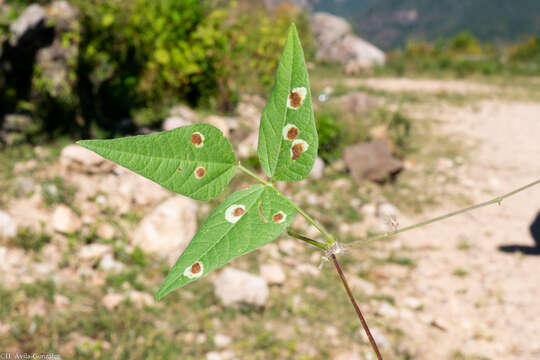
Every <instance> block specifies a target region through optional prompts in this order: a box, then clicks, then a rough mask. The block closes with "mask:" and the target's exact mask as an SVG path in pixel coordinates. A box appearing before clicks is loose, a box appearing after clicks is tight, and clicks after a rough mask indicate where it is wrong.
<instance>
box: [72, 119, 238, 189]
mask: <svg viewBox="0 0 540 360" xmlns="http://www.w3.org/2000/svg"><path fill="white" fill-rule="evenodd" d="M77 143H78V144H80V145H82V146H84V147H86V148H88V149H90V150H92V151H94V152H96V153H98V154H99V155H101V156H103V157H105V158H107V159H110V160H112V161H114V162H116V163H118V164H120V165H122V166H124V167H126V168H128V169H130V170H133V171H134V172H136V173H137V174H140V175H142V176H144V177H146V178H148V179H150V180H153V181H155V182H157V183H158V184H160V185H161V186H163V187H165V188H167V189H169V190H172V191H174V192H176V193H178V194H182V195H186V196H189V197H191V198H193V199H197V200H208V199H210V198H213V197H216V196H218V195H219V194H220V193H221V191H222V190H223V189H224V188H225V187H226V186H227V185H228V184H229V182H230V181H231V179H232V177H233V176H234V173H235V171H236V167H237V164H236V158H235V156H234V153H233V151H232V147H231V144H230V143H229V140H227V138H225V137H224V136H223V134H222V133H221V131H220V130H218V129H217V128H216V127H214V126H212V125H208V124H195V125H189V126H182V127H179V128H176V129H173V130H170V131H164V132H160V133H155V134H150V135H139V136H133V137H125V138H119V139H112V140H82V141H79V142H77Z"/></svg>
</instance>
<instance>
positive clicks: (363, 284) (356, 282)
mask: <svg viewBox="0 0 540 360" xmlns="http://www.w3.org/2000/svg"><path fill="white" fill-rule="evenodd" d="M349 278H350V279H349V282H350V283H351V287H352V288H353V289H355V290H359V291H361V292H363V293H364V294H365V295H373V294H375V291H376V290H377V288H376V287H375V285H373V284H372V283H370V282H369V281H367V280H364V279H362V278H359V277H356V276H349Z"/></svg>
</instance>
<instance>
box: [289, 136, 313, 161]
mask: <svg viewBox="0 0 540 360" xmlns="http://www.w3.org/2000/svg"><path fill="white" fill-rule="evenodd" d="M308 147H309V145H308V143H307V142H305V141H304V140H301V139H298V140H294V141H293V143H292V146H291V158H292V159H293V160H296V159H298V158H299V157H300V155H302V154H303V153H304V152H306V151H307V149H308Z"/></svg>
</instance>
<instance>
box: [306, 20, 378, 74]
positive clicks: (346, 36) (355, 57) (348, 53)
mask: <svg viewBox="0 0 540 360" xmlns="http://www.w3.org/2000/svg"><path fill="white" fill-rule="evenodd" d="M311 28H312V29H313V35H314V36H315V40H316V42H317V54H316V58H317V60H319V61H325V62H330V63H339V64H342V65H343V66H344V68H345V70H346V71H347V72H349V73H353V72H356V71H358V70H360V69H362V68H370V67H373V66H376V65H383V64H384V63H385V61H386V57H385V55H384V52H382V51H381V50H379V49H378V48H377V47H375V46H374V45H372V44H370V43H369V42H367V41H365V40H363V39H361V38H359V37H358V36H356V35H354V33H353V32H352V28H351V26H350V25H349V23H348V22H347V21H346V20H345V19H343V18H341V17H338V16H335V15H331V14H328V13H323V12H320V13H315V14H314V15H313V18H312V24H311Z"/></svg>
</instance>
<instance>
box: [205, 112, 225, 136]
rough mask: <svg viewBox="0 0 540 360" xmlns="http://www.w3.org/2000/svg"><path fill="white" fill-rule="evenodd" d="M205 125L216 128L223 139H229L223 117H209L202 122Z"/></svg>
mask: <svg viewBox="0 0 540 360" xmlns="http://www.w3.org/2000/svg"><path fill="white" fill-rule="evenodd" d="M204 122H205V123H207V124H210V125H214V126H215V127H217V128H218V129H219V130H221V132H222V133H223V135H225V137H229V135H230V128H229V125H228V124H227V120H226V119H225V118H224V117H223V116H217V115H210V116H209V117H207V118H206V119H205V120H204Z"/></svg>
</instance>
